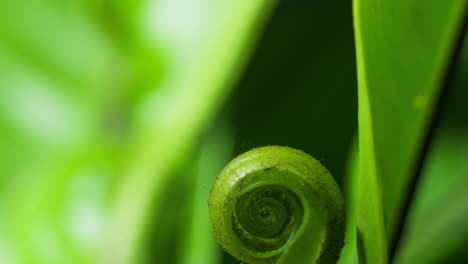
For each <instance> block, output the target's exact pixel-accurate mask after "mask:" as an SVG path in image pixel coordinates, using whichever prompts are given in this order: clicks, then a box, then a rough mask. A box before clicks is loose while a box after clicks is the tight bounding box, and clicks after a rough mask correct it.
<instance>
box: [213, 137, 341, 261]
mask: <svg viewBox="0 0 468 264" xmlns="http://www.w3.org/2000/svg"><path fill="white" fill-rule="evenodd" d="M209 207H210V218H211V223H212V228H213V232H214V234H215V236H216V237H217V239H218V241H219V242H220V244H221V245H222V246H223V247H224V249H225V250H226V251H228V252H229V253H230V254H232V255H233V256H235V257H236V258H238V259H239V260H241V261H243V262H247V263H250V264H252V263H254V264H255V263H265V264H269V263H297V264H301V263H310V264H312V263H336V261H337V260H338V258H339V254H340V251H341V249H342V247H343V240H344V234H345V209H344V202H343V198H342V196H341V193H340V190H339V188H338V186H337V184H336V182H335V181H334V180H333V177H332V176H331V175H330V173H329V172H328V171H327V169H326V168H325V167H324V166H322V165H321V164H320V163H319V162H318V161H317V160H315V159H314V158H312V157H311V156H309V155H307V154H305V153H304V152H302V151H299V150H296V149H292V148H288V147H279V146H270V147H262V148H257V149H253V150H251V151H248V152H247V153H245V154H242V155H240V156H239V157H237V158H236V159H234V160H233V161H231V162H230V163H229V164H228V165H227V166H226V168H225V169H224V170H223V171H222V173H221V174H220V176H218V178H217V180H216V183H215V185H214V186H213V189H212V191H211V196H210V201H209Z"/></svg>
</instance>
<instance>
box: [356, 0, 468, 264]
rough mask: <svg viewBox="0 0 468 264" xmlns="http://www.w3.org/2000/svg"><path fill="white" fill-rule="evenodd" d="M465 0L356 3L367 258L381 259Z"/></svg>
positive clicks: (384, 256)
mask: <svg viewBox="0 0 468 264" xmlns="http://www.w3.org/2000/svg"><path fill="white" fill-rule="evenodd" d="M467 3H468V1H459V0H450V1H437V0H429V1H422V0H356V1H355V2H354V23H355V32H356V49H357V65H358V83H359V128H360V131H359V140H360V151H361V154H360V155H361V156H360V161H361V178H360V183H359V186H360V188H359V189H360V199H359V213H358V228H359V230H360V232H361V234H362V241H363V245H364V247H363V248H364V251H365V252H364V253H365V258H366V259H367V263H386V262H387V255H388V245H389V243H393V241H394V239H395V237H394V235H395V228H396V224H397V222H398V220H399V218H400V216H401V213H402V212H401V209H402V202H403V201H404V199H405V197H406V195H407V190H408V183H409V182H410V179H411V177H412V173H413V170H414V168H415V162H416V161H417V158H418V155H419V151H420V149H421V143H422V141H423V139H424V137H425V134H426V129H427V127H428V123H429V120H430V117H431V115H432V113H433V110H434V103H435V102H436V99H437V97H438V94H439V90H440V87H441V84H442V81H443V79H444V76H445V73H446V68H447V65H448V63H449V59H450V57H451V54H452V53H453V50H454V47H455V44H456V43H455V42H456V40H457V39H458V36H459V33H460V28H461V22H462V19H463V17H464V15H465V13H466V7H467Z"/></svg>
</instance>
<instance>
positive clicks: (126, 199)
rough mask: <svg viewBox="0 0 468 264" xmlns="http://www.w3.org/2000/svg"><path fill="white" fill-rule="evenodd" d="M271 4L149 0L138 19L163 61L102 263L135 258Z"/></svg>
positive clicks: (264, 0) (139, 115)
mask: <svg viewBox="0 0 468 264" xmlns="http://www.w3.org/2000/svg"><path fill="white" fill-rule="evenodd" d="M273 3H274V2H273V1H268V0H255V1H246V0H245V1H234V2H233V1H186V0H183V1H173V0H165V1H156V2H153V1H150V5H148V9H146V10H149V11H151V12H150V13H148V17H147V20H144V19H143V21H145V23H144V25H145V26H146V29H147V30H148V31H147V33H148V34H147V35H148V41H154V43H155V44H157V45H160V46H161V47H162V49H163V50H165V52H166V56H167V65H168V66H167V69H166V72H165V74H164V76H163V77H162V80H161V83H160V84H159V87H158V89H154V90H153V91H152V92H151V93H150V94H148V95H147V96H145V99H144V100H143V101H142V102H141V104H139V105H137V106H136V111H135V120H136V121H135V123H134V124H133V127H134V128H135V137H134V139H133V140H132V150H131V151H130V153H129V154H130V155H129V157H128V159H127V160H128V163H127V164H126V167H127V168H126V170H125V172H124V175H123V178H122V180H121V182H120V184H119V185H120V189H119V191H118V192H117V194H116V197H115V203H114V205H115V207H114V209H113V212H112V214H111V218H110V219H111V220H112V222H111V223H110V226H109V227H110V228H109V230H108V233H107V240H106V241H107V242H106V244H105V247H104V249H103V252H102V254H103V259H102V261H103V262H104V263H113V264H122V263H129V262H132V261H135V257H136V256H137V254H138V249H139V247H140V246H141V244H142V243H143V241H144V239H145V237H144V234H145V229H146V228H147V226H148V225H147V224H148V222H149V221H150V220H151V219H152V218H154V217H157V215H158V214H163V213H164V212H163V209H164V208H163V207H162V206H160V205H156V206H154V205H153V204H152V201H158V200H159V198H160V195H162V194H163V190H164V189H165V188H166V184H167V182H168V180H169V177H170V172H171V170H172V169H173V168H175V167H176V166H177V165H179V162H180V161H181V160H182V159H183V158H184V157H187V155H188V154H189V153H191V151H193V146H194V145H195V142H196V139H197V136H198V134H199V133H200V131H201V129H202V128H203V126H204V125H205V124H206V123H207V122H208V121H209V120H210V119H211V118H212V116H213V115H214V113H215V112H216V109H217V108H218V107H219V106H220V103H221V102H222V98H224V96H225V95H226V94H227V92H228V89H227V88H228V87H229V85H230V84H231V82H232V81H234V80H235V77H236V76H237V74H236V73H238V72H239V70H240V67H239V66H241V65H242V62H245V60H246V59H247V58H248V51H249V49H248V48H249V47H250V45H249V44H251V41H252V40H253V39H252V36H253V35H252V34H253V33H255V32H256V29H258V27H257V26H258V25H259V24H258V23H257V22H261V21H263V19H264V18H265V15H266V14H268V10H269V8H270V7H272V5H273ZM213 10H216V12H212V11H213ZM180 12H185V13H184V14H183V17H184V19H183V20H180V17H181V13H180ZM182 21H183V22H182ZM228 76H229V77H228ZM150 209H152V210H150ZM115 234H119V237H118V238H116V237H115ZM154 246H155V247H157V246H158V245H154Z"/></svg>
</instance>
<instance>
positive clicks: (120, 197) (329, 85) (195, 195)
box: [0, 0, 468, 264]
mask: <svg viewBox="0 0 468 264" xmlns="http://www.w3.org/2000/svg"><path fill="white" fill-rule="evenodd" d="M379 1H380V0H379ZM382 1H383V0H382ZM357 2H358V1H355V4H356V3H357ZM362 2H366V1H362ZM383 2H384V1H383ZM413 2H417V1H413ZM352 5H353V3H352V1H351V0H330V1H299V0H291V1H274V0H236V1H228V0H137V1H125V0H95V1H92V0H65V1H57V0H27V1H26V0H3V1H2V2H1V3H0V147H1V152H0V263H7V264H19V263H21V264H22V263H48V264H50V263H52V264H53V263H110V264H120V263H122V264H123V263H174V264H175V263H177V264H198V263H203V264H210V263H211V264H216V263H239V261H237V260H235V259H233V258H232V257H231V256H229V255H228V254H227V253H223V251H222V250H221V248H220V246H218V245H217V244H216V242H215V241H214V237H213V235H212V234H211V230H210V223H209V220H208V208H207V200H208V197H209V190H210V188H211V185H212V183H213V182H214V179H215V177H216V176H217V174H218V173H219V172H220V170H221V169H222V168H223V167H224V166H225V165H226V164H227V162H228V161H229V160H231V159H232V158H233V157H235V156H237V155H239V154H241V153H243V152H245V151H247V150H249V149H251V148H254V147H259V146H265V145H282V146H289V147H293V148H298V149H301V150H304V151H305V152H306V153H308V154H310V155H312V156H313V157H315V158H316V159H318V160H320V161H321V162H322V163H323V164H324V165H325V166H326V167H327V168H328V169H329V170H330V171H331V173H332V175H333V176H334V177H335V179H336V181H337V182H338V184H339V185H340V187H341V190H342V191H343V193H344V196H345V197H346V198H347V199H346V200H347V203H348V207H349V211H348V215H349V221H350V222H349V225H348V233H347V240H346V241H347V246H346V247H347V248H346V249H345V251H344V253H343V259H342V260H340V261H341V263H358V262H357V259H358V256H357V252H356V251H357V250H356V248H357V247H359V246H362V245H358V246H356V239H355V235H356V219H357V218H356V210H355V209H356V204H355V202H356V199H357V198H356V196H357V193H356V192H357V191H358V190H357V189H356V185H357V184H358V179H359V166H358V162H359V159H358V142H357V138H358V87H357V83H358V81H357V68H356V60H359V59H360V58H359V56H357V55H356V48H355V33H354V28H353V11H352V9H353V8H352ZM416 13H417V12H416ZM376 21H377V22H376V23H377V24H378V20H376ZM454 32H455V33H456V34H455V33H454V35H460V34H464V33H463V32H462V30H459V31H456V30H455V31H454ZM460 32H462V33H460ZM397 33H398V32H397ZM397 33H395V34H397ZM454 38H456V37H454ZM464 43H465V44H463V45H462V46H461V47H465V48H462V49H460V52H458V53H454V54H456V56H454V57H453V58H452V60H453V63H450V65H451V66H450V67H449V66H447V68H448V69H450V70H447V74H446V75H447V76H446V79H447V81H446V82H444V83H443V84H441V85H439V86H440V87H444V92H443V93H441V94H442V95H441V96H440V98H441V99H440V100H438V101H436V102H434V105H435V106H434V109H436V110H434V111H433V112H430V114H431V115H432V114H433V116H434V122H432V123H433V124H432V125H431V126H427V128H426V129H425V130H424V132H423V133H422V134H424V135H427V140H425V141H424V140H422V141H424V142H426V143H425V146H426V147H425V148H422V149H425V150H422V151H421V152H418V154H417V156H421V157H424V158H423V159H422V161H421V162H422V163H421V164H424V166H421V171H420V173H419V174H420V175H418V176H417V177H416V179H417V185H416V188H415V190H416V191H415V198H414V200H410V201H411V205H409V206H408V208H409V209H408V210H409V213H408V220H407V222H406V223H407V225H405V229H403V230H404V232H403V235H402V236H401V237H402V238H401V240H398V242H399V243H398V252H399V253H398V254H397V257H396V258H395V263H466V262H468V254H467V252H463V249H466V248H467V247H468V227H467V222H466V221H465V219H466V218H465V217H468V202H467V201H468V197H467V194H466V192H465V191H464V188H465V187H466V184H467V183H468V170H467V168H468V167H467V165H465V164H468V163H467V162H466V158H468V152H467V149H468V145H467V144H468V141H467V140H468V134H467V132H468V130H467V129H468V126H467V114H468V109H467V104H466V101H467V100H468V93H467V90H466V87H467V85H468V79H467V76H468V74H467V71H468V66H467V63H468V56H467V54H468V49H467V48H466V47H468V44H466V43H467V42H466V41H464ZM454 50H455V48H454ZM427 52H432V51H431V50H428V51H427ZM358 55H359V54H358ZM394 78H398V76H394ZM444 79H445V78H444ZM398 89H400V88H398ZM401 89H403V90H404V89H405V87H401ZM397 106H398V105H397ZM429 111H430V110H429ZM398 114H399V112H397V115H395V116H393V119H392V118H390V119H391V120H400V119H401V120H403V119H404V118H405V116H399V115H398ZM378 118H383V119H380V120H386V119H384V118H386V117H381V116H378ZM383 122H385V121H383ZM392 135H393V134H392V131H388V134H387V136H388V137H391V136H392ZM422 141H421V142H422ZM426 152H427V153H426ZM361 157H362V156H361ZM416 160H419V159H417V158H416ZM360 162H361V164H363V163H362V162H366V161H362V160H361V161H360ZM415 166H417V165H415ZM446 173H447V174H446ZM441 175H444V176H443V177H442V176H441ZM449 175H450V176H449ZM384 189H385V188H384ZM360 191H362V190H360ZM448 205H449V206H448ZM413 207H414V208H413ZM427 219H432V220H431V221H428V220H427ZM434 219H435V220H434ZM425 230H431V232H426V231H425ZM454 233H457V235H453V236H452V235H447V234H454ZM438 241H439V242H440V241H443V242H442V244H440V243H439V244H438V243H437V242H438ZM428 248H442V249H441V250H433V251H431V252H432V253H428V252H427V249H428ZM369 250H372V248H365V250H364V252H365V251H369ZM360 252H361V253H360V254H362V251H360ZM422 255H424V256H425V257H424V258H422V257H421V256H422ZM359 259H360V260H361V263H363V262H362V259H363V256H359Z"/></svg>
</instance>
